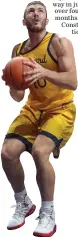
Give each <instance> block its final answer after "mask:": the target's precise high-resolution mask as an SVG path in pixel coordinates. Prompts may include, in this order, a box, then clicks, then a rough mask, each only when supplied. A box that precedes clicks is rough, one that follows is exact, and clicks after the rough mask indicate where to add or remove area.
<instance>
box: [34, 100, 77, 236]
mask: <svg viewBox="0 0 78 237" xmlns="http://www.w3.org/2000/svg"><path fill="white" fill-rule="evenodd" d="M46 118H47V119H46ZM74 119H75V107H74V106H73V105H68V106H66V107H65V106H64V108H62V109H61V110H60V111H56V113H55V114H54V115H53V114H52V117H51V112H50V115H49V112H48V115H47V117H46V114H44V115H43V117H42V120H43V121H44V122H43V121H41V132H40V135H39V136H38V137H37V139H36V141H35V143H34V146H33V149H32V153H33V157H34V161H35V164H36V167H37V183H38V186H39V189H40V193H41V197H42V204H41V210H40V220H39V224H38V226H37V228H36V229H35V231H34V235H36V236H51V235H52V234H53V233H54V232H55V230H56V226H55V213H54V206H53V196H54V184H55V173H54V170H53V167H52V165H51V163H50V162H49V155H50V154H51V152H52V151H53V152H54V151H55V150H56V152H57V153H58V151H59V149H60V147H62V146H64V145H65V144H66V142H67V141H68V139H69V138H70V136H71V134H72V132H73V127H74Z"/></svg>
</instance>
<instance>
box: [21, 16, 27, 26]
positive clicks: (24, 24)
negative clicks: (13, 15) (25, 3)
mask: <svg viewBox="0 0 78 237" xmlns="http://www.w3.org/2000/svg"><path fill="white" fill-rule="evenodd" d="M22 23H23V26H26V20H25V19H24V18H23V20H22Z"/></svg>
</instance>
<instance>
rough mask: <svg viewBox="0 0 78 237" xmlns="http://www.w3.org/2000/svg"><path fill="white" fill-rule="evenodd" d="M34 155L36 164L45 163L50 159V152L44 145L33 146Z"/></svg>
mask: <svg viewBox="0 0 78 237" xmlns="http://www.w3.org/2000/svg"><path fill="white" fill-rule="evenodd" d="M32 156H33V159H34V161H35V163H36V165H38V166H39V165H40V166H42V165H44V163H45V162H47V161H48V159H49V152H48V151H47V150H46V148H44V147H40V146H35V145H33V147H32Z"/></svg>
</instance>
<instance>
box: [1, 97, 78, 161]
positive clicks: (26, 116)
mask: <svg viewBox="0 0 78 237" xmlns="http://www.w3.org/2000/svg"><path fill="white" fill-rule="evenodd" d="M75 114H76V108H75V105H74V103H73V102H71V103H69V104H66V105H62V106H61V107H58V108H57V109H55V110H54V111H51V110H46V111H40V110H36V111H35V110H33V109H32V108H31V107H30V106H29V105H27V104H26V105H25V106H24V107H23V108H22V110H21V112H20V114H19V116H18V117H16V119H15V120H14V121H13V123H12V124H11V126H10V127H9V130H8V132H7V135H6V137H5V139H7V138H16V139H19V140H21V141H22V142H23V143H24V144H25V145H26V150H27V151H29V152H30V153H31V149H32V145H33V143H34V141H35V139H36V137H37V136H38V135H39V134H42V135H45V136H47V137H49V138H51V139H52V140H53V141H54V142H55V145H56V148H55V150H54V152H53V154H54V157H55V158H58V156H59V151H60V148H61V147H63V146H64V145H65V144H66V142H67V141H68V140H69V138H70V136H71V135H72V132H73V129H74V121H75Z"/></svg>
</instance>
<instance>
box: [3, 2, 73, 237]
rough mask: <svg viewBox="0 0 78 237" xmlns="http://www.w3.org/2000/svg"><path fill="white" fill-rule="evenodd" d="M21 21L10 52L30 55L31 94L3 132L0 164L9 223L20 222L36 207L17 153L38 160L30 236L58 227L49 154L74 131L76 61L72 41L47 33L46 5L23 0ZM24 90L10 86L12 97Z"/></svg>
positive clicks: (50, 232)
mask: <svg viewBox="0 0 78 237" xmlns="http://www.w3.org/2000/svg"><path fill="white" fill-rule="evenodd" d="M23 24H24V26H26V28H27V29H28V34H29V38H28V39H27V40H25V41H24V42H23V43H20V44H18V45H16V46H15V47H14V49H13V52H12V57H16V56H24V57H28V58H30V62H29V63H27V62H25V61H24V64H26V65H28V66H29V67H30V70H29V72H28V73H25V74H24V75H23V76H24V79H25V80H28V81H29V85H30V93H29V97H28V100H27V102H26V104H25V106H24V107H23V108H22V109H21V112H20V114H19V115H18V117H17V118H16V119H15V120H14V121H13V123H12V124H11V126H10V128H9V130H8V132H7V135H6V137H5V140H4V144H3V147H2V152H1V157H2V165H3V169H4V171H5V174H6V176H7V178H8V180H9V182H10V184H11V186H12V188H13V190H14V196H15V200H16V209H15V213H14V215H13V216H12V219H11V220H10V221H9V223H8V226H7V228H8V229H10V230H12V229H16V228H19V227H21V226H22V225H23V224H24V223H25V217H26V216H28V215H30V214H31V213H33V212H34V210H35V205H34V204H33V203H32V201H31V200H30V198H29V196H28V194H27V190H26V188H25V184H24V170H23V167H22V164H21V162H20V155H21V154H22V153H23V152H24V151H28V152H30V153H31V155H32V157H33V159H34V162H35V165H36V170H37V176H36V178H37V184H38V187H39V190H40V194H41V208H40V213H39V223H38V225H37V227H36V229H35V230H34V232H33V235H36V236H45V237H46V236H47V237H49V236H52V235H53V234H54V233H55V231H56V224H55V211H54V186H55V172H54V169H53V166H52V165H51V163H50V162H49V156H50V154H51V153H52V152H53V156H54V157H55V158H58V157H59V152H60V148H61V147H63V146H64V145H65V144H66V143H67V141H68V140H69V138H70V136H71V135H72V133H73V128H74V121H75V111H76V109H75V105H74V103H73V90H75V89H76V88H77V76H76V66H75V59H74V52H73V46H72V43H71V42H70V41H69V40H68V39H67V38H64V37H63V38H60V37H59V36H58V35H57V34H53V33H48V32H46V25H47V24H48V19H47V10H46V7H45V5H44V4H43V3H42V2H40V1H33V2H30V3H29V4H28V5H27V7H26V9H25V12H24V19H23ZM32 69H34V70H32ZM24 94H25V91H21V90H20V91H18V90H15V89H12V88H11V89H10V95H11V96H12V98H13V99H14V100H16V101H21V100H22V99H23V98H24Z"/></svg>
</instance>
